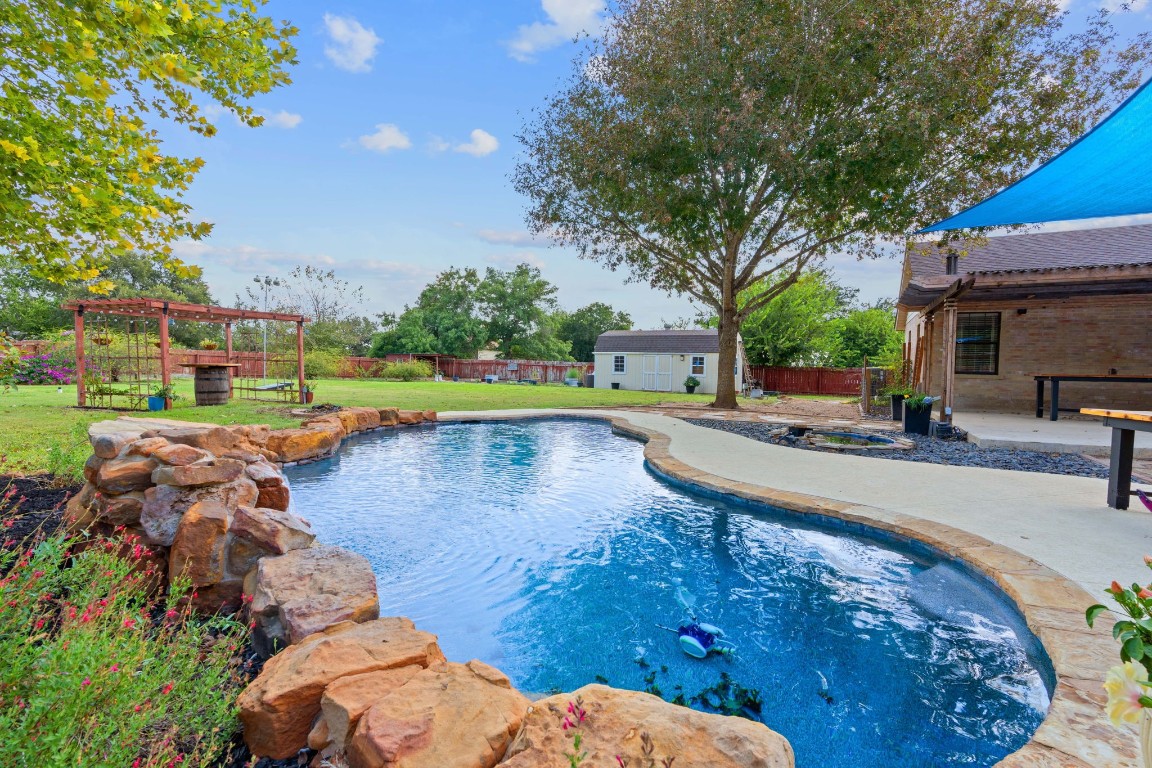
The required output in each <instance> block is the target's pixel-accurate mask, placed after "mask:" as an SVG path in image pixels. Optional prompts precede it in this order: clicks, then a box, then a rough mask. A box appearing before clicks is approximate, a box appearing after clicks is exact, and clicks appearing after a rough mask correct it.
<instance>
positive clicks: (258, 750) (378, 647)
mask: <svg viewBox="0 0 1152 768" xmlns="http://www.w3.org/2000/svg"><path fill="white" fill-rule="evenodd" d="M443 661H444V654H443V653H442V652H441V651H440V646H438V645H437V644H436V637H435V635H432V634H429V633H427V632H421V631H419V630H417V629H416V627H415V625H413V624H412V622H411V621H409V620H408V619H402V618H385V619H376V620H375V621H369V622H366V623H364V624H356V623H353V622H342V623H340V624H336V625H334V626H331V627H328V628H327V629H325V630H324V631H323V632H319V633H317V634H314V635H312V636H310V637H307V638H305V639H304V640H303V641H301V642H300V643H299V644H297V645H293V646H290V647H288V648H286V649H284V650H283V651H281V652H280V653H278V654H277V655H276V656H273V657H272V658H271V659H269V660H268V662H267V663H266V664H265V665H264V668H263V670H261V672H260V674H259V675H258V676H257V677H256V679H255V680H253V681H252V683H251V684H249V686H248V687H247V688H246V689H245V690H244V692H243V693H241V694H240V697H239V699H238V701H237V705H238V707H239V709H240V721H241V722H242V723H243V724H244V741H245V742H246V743H247V744H248V749H249V750H251V752H252V754H253V755H257V756H261V757H271V758H275V759H284V758H288V757H292V756H294V755H295V754H296V753H297V752H298V751H299V750H300V749H303V748H304V746H305V745H306V743H307V739H308V733H309V731H311V729H312V725H313V723H314V722H315V720H316V716H317V715H318V714H319V713H320V700H321V697H322V696H323V694H324V691H325V690H326V689H327V688H328V686H329V685H331V684H332V683H333V682H334V681H336V680H339V679H341V678H344V677H347V676H349V675H359V674H363V673H365V672H376V671H379V670H386V669H399V668H402V667H409V666H413V665H416V666H419V667H428V666H430V665H432V664H436V663H439V662H443Z"/></svg>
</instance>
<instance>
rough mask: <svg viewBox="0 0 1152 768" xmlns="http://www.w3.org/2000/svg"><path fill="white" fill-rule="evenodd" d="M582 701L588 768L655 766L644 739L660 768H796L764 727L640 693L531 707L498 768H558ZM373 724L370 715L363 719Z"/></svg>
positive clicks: (594, 689) (584, 693)
mask: <svg viewBox="0 0 1152 768" xmlns="http://www.w3.org/2000/svg"><path fill="white" fill-rule="evenodd" d="M577 700H579V702H580V705H581V706H582V707H583V709H584V711H585V712H586V716H585V719H584V722H583V723H581V726H580V731H581V733H582V734H583V743H582V744H581V749H582V750H586V751H587V753H588V756H587V758H586V759H585V762H586V764H588V765H616V764H617V758H616V756H617V755H619V756H620V757H622V758H624V759H625V760H626V761H627V763H628V765H640V766H645V765H650V764H651V763H649V762H648V758H647V756H645V754H644V741H645V735H646V736H647V739H648V740H650V741H651V744H652V746H653V752H652V754H651V756H650V757H651V758H654V760H655V765H660V764H661V763H660V761H661V760H663V759H665V758H669V757H671V758H675V766H676V767H677V768H679V766H685V768H688V766H708V768H793V766H794V765H795V760H794V758H793V755H792V746H791V745H790V744H789V743H788V740H787V739H785V738H784V737H783V736H781V735H780V734H778V733H776V732H775V731H773V730H771V729H769V728H768V726H766V725H764V724H762V723H757V722H754V721H752V720H746V719H744V718H741V717H725V716H722V715H712V714H708V713H705V712H698V711H696V710H694V709H689V708H688V707H681V706H678V705H676V704H670V703H668V702H666V701H664V700H663V699H661V698H659V697H656V696H653V695H651V694H647V693H640V692H638V691H622V690H617V689H615V688H609V687H608V686H604V685H588V686H585V687H583V688H581V689H580V690H578V691H576V692H574V693H570V694H569V693H562V694H559V695H557V696H550V697H548V698H546V699H541V700H540V701H537V702H535V703H533V704H532V706H531V709H530V710H529V711H528V714H527V716H526V717H525V718H524V725H523V727H522V728H521V729H520V732H519V733H518V734H517V735H516V738H515V740H514V741H513V742H512V744H511V746H509V748H508V752H507V754H506V756H505V759H504V762H503V763H501V768H505V767H506V768H555V766H557V764H558V763H557V755H563V754H564V752H565V751H571V748H572V735H571V734H570V733H568V732H565V730H564V729H563V727H562V723H563V722H564V718H565V717H566V716H570V715H569V712H568V705H569V704H571V703H574V702H576V701H577ZM370 716H371V710H369V712H368V715H366V716H365V719H367V718H369V717H370ZM363 725H364V720H361V727H363ZM357 734H359V731H357Z"/></svg>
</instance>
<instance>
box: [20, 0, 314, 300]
mask: <svg viewBox="0 0 1152 768" xmlns="http://www.w3.org/2000/svg"><path fill="white" fill-rule="evenodd" d="M263 5H264V2H263V1H262V0H261V1H260V2H253V1H252V0H230V1H229V2H218V1H217V0H174V1H172V0H168V1H166V2H158V1H157V0H117V2H114V3H110V2H69V3H64V2H59V1H58V0H24V1H23V2H16V3H0V72H3V73H4V78H3V79H2V80H0V89H2V90H0V94H2V98H0V254H2V253H6V254H9V255H11V256H14V257H15V258H16V259H18V260H20V261H21V262H23V263H25V264H27V265H28V267H29V269H30V271H31V272H32V273H33V274H34V275H35V276H37V277H41V278H46V279H50V280H54V281H68V280H93V279H95V278H96V277H97V276H98V275H99V273H100V270H101V268H102V267H103V265H105V264H107V262H108V260H109V259H110V258H112V257H114V256H117V255H119V254H123V253H125V252H127V251H128V250H132V249H138V250H140V251H144V252H148V253H150V254H152V255H153V256H154V257H155V258H156V259H157V261H159V262H161V263H165V264H168V265H169V266H172V267H175V268H177V269H180V268H182V267H181V265H180V263H179V261H178V260H177V259H175V258H174V257H173V256H172V254H171V249H170V248H168V247H167V244H168V243H171V242H173V241H175V240H179V239H185V238H191V239H197V238H200V237H203V236H204V235H206V234H207V232H208V231H209V225H207V224H203V223H201V222H197V221H194V220H192V219H191V218H190V210H189V207H188V205H187V203H185V202H184V201H183V200H182V197H181V195H182V193H183V191H184V190H186V189H187V188H188V187H189V185H190V184H191V182H192V179H193V178H194V176H195V174H196V172H197V171H198V170H199V169H200V167H201V166H202V165H203V161H202V160H200V159H199V158H181V157H171V156H167V155H165V154H164V153H163V151H162V149H161V143H160V136H159V135H157V134H156V132H155V131H153V130H150V129H149V128H148V122H147V121H148V118H149V116H150V115H157V116H161V117H163V118H165V119H166V120H168V121H169V122H172V123H177V124H183V125H185V126H187V127H188V129H189V130H192V131H195V132H198V133H201V134H203V135H206V136H211V135H212V134H214V133H215V126H214V125H213V124H212V122H211V120H209V119H208V118H207V117H206V116H205V115H204V114H203V113H202V111H201V110H200V109H199V108H198V107H197V104H198V103H199V104H203V103H205V102H206V101H214V102H216V103H218V104H220V105H222V106H223V107H225V109H226V110H227V111H228V112H231V113H232V114H235V115H236V116H237V117H238V118H239V119H240V120H242V121H243V122H246V123H248V124H249V125H255V124H258V121H256V120H254V119H253V115H252V111H251V109H250V108H249V107H248V106H247V105H246V104H245V103H244V102H245V101H246V100H247V99H250V98H251V97H252V96H254V95H256V94H260V93H266V92H268V91H269V90H271V89H272V88H274V87H276V86H278V85H283V84H286V83H288V82H289V78H288V75H287V72H286V67H287V66H288V65H290V64H294V63H295V56H296V50H295V48H293V46H292V44H291V41H290V38H291V37H292V36H293V35H294V34H295V33H296V30H295V29H294V28H293V27H291V26H290V25H288V24H286V23H280V24H277V23H276V22H274V21H273V20H272V19H270V18H268V17H266V16H261V15H260V14H259V11H260V9H261V7H262V6H263ZM96 288H97V290H104V291H107V290H110V289H111V285H110V284H108V285H104V284H101V283H98V284H97V286H96Z"/></svg>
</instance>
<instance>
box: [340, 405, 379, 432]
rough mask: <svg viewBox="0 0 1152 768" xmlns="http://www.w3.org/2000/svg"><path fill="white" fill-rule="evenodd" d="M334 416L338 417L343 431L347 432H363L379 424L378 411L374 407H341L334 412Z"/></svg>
mask: <svg viewBox="0 0 1152 768" xmlns="http://www.w3.org/2000/svg"><path fill="white" fill-rule="evenodd" d="M336 417H337V418H338V419H340V423H341V425H342V426H343V427H344V431H345V432H347V433H348V434H352V433H353V432H363V431H365V430H368V429H375V428H376V427H378V426H380V411H378V410H377V409H375V408H366V407H363V406H354V407H349V408H341V409H340V410H339V411H337V412H336Z"/></svg>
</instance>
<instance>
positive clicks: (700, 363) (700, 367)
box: [692, 355, 704, 376]
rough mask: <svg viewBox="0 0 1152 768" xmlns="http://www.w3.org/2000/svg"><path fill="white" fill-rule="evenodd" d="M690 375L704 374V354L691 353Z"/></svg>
mask: <svg viewBox="0 0 1152 768" xmlns="http://www.w3.org/2000/svg"><path fill="white" fill-rule="evenodd" d="M692 375H693V376H703V375H704V355H692Z"/></svg>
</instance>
